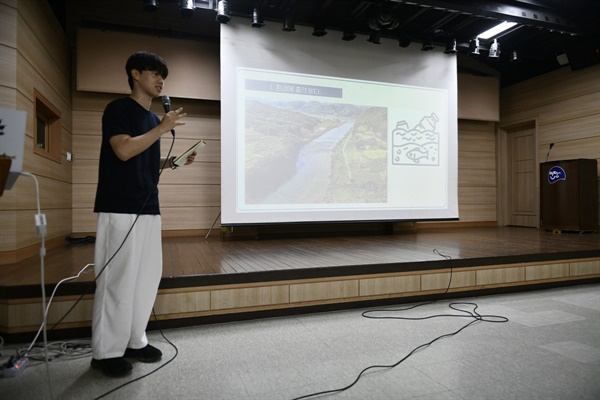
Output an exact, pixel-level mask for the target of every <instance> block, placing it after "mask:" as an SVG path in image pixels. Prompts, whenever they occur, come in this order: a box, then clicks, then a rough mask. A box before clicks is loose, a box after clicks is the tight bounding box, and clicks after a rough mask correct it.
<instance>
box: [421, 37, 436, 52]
mask: <svg viewBox="0 0 600 400" xmlns="http://www.w3.org/2000/svg"><path fill="white" fill-rule="evenodd" d="M433 49H435V46H434V45H433V39H432V38H431V36H428V37H427V38H425V40H423V45H422V46H421V51H429V50H433Z"/></svg>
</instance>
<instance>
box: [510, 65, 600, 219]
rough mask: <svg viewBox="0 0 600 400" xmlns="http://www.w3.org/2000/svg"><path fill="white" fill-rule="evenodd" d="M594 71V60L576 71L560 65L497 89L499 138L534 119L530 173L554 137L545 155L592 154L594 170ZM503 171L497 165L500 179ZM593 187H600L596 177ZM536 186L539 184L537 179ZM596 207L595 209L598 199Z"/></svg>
mask: <svg viewBox="0 0 600 400" xmlns="http://www.w3.org/2000/svg"><path fill="white" fill-rule="evenodd" d="M598 76H600V65H594V66H590V67H587V68H584V69H581V70H578V71H571V69H570V68H569V67H564V68H561V69H559V70H557V71H554V72H551V73H549V74H546V75H543V76H541V77H538V78H534V79H530V80H528V81H525V82H521V83H519V84H516V85H512V86H510V87H507V88H504V89H502V91H501V101H500V110H501V124H500V128H501V130H500V132H501V135H500V136H499V141H500V143H502V141H503V140H504V138H505V133H503V130H505V129H508V128H510V127H511V126H512V125H513V124H520V123H523V122H524V121H532V122H533V121H537V131H536V135H537V137H536V139H537V145H538V147H537V160H536V162H535V164H536V165H535V168H536V176H538V177H539V164H540V163H542V162H544V161H546V157H547V155H548V149H549V145H550V143H554V147H553V148H552V150H551V152H550V155H549V157H548V160H550V161H552V160H570V159H578V158H590V159H597V160H598V161H599V175H600V106H599V105H600V79H598ZM500 156H502V154H500ZM502 163H503V162H502V160H501V164H502ZM505 173H506V171H505V170H504V168H503V169H502V170H500V171H499V179H500V180H501V181H502V182H504V181H505V179H506V177H505ZM598 187H599V188H600V178H599V179H598ZM536 188H538V190H539V184H537V183H536ZM598 209H599V210H600V200H599V203H598ZM599 215H600V213H599ZM538 217H539V216H538ZM538 219H539V218H538ZM598 223H599V224H600V217H599V220H598Z"/></svg>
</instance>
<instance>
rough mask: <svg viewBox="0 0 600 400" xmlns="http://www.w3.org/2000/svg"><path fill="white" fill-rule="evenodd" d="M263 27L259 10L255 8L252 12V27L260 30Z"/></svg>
mask: <svg viewBox="0 0 600 400" xmlns="http://www.w3.org/2000/svg"><path fill="white" fill-rule="evenodd" d="M263 26H265V23H264V22H263V19H262V13H261V12H260V9H259V8H256V7H255V8H254V10H252V27H253V28H262V27H263Z"/></svg>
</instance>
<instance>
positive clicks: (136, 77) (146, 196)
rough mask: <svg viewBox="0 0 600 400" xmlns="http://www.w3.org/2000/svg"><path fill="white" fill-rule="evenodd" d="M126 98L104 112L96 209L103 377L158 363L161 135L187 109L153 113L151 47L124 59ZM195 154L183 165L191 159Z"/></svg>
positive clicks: (97, 343) (97, 362) (96, 318)
mask: <svg viewBox="0 0 600 400" xmlns="http://www.w3.org/2000/svg"><path fill="white" fill-rule="evenodd" d="M125 68H126V70H127V77H128V82H129V87H130V88H131V95H130V96H129V97H124V98H119V99H116V100H114V101H112V102H111V103H109V104H108V106H107V107H106V109H105V110H104V115H103V116H102V146H101V150H100V166H99V172H98V187H97V191H96V201H95V206H94V212H96V213H98V226H97V232H96V248H95V266H94V268H95V274H96V292H95V296H94V310H93V320H92V367H93V368H95V369H99V370H101V371H102V372H103V373H104V374H106V375H108V376H123V375H126V374H127V373H129V372H130V371H131V370H132V368H133V367H132V365H131V364H130V363H129V361H127V360H126V358H130V359H135V360H138V361H141V362H156V361H159V360H160V359H161V357H162V353H161V351H160V350H159V349H157V348H155V347H154V346H152V345H150V344H148V339H147V337H146V326H147V324H148V320H149V318H150V313H151V311H152V307H153V304H154V300H155V298H156V293H157V290H158V285H159V283H160V278H161V276H162V241H161V218H160V209H159V202H158V187H157V185H158V178H159V174H160V170H161V168H162V167H163V166H164V165H165V163H167V164H169V166H170V167H174V165H172V160H164V159H162V160H161V157H160V137H161V136H162V135H164V134H165V133H170V132H171V131H172V129H174V128H175V127H176V126H179V125H183V124H184V123H183V122H179V120H180V119H181V118H182V117H185V115H186V114H185V113H183V112H182V109H181V108H179V109H178V110H175V111H170V112H168V113H167V114H166V115H165V116H164V117H163V118H162V120H160V119H159V118H158V117H157V116H156V114H154V113H153V112H152V111H150V106H151V104H152V99H154V98H155V97H158V96H160V94H161V92H162V89H163V85H164V80H165V78H166V77H167V75H168V73H169V71H168V68H167V65H166V63H165V61H164V60H163V59H162V58H160V57H159V56H157V55H155V54H153V53H149V52H145V51H142V52H137V53H135V54H133V55H132V56H131V57H129V59H128V60H127V64H126V67H125ZM195 155H196V154H195V153H193V154H192V155H191V156H189V157H188V159H187V162H186V164H190V163H192V162H193V160H194V156H195Z"/></svg>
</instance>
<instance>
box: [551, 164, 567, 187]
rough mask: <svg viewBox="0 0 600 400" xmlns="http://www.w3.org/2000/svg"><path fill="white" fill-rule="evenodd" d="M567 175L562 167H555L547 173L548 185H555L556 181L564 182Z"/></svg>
mask: <svg viewBox="0 0 600 400" xmlns="http://www.w3.org/2000/svg"><path fill="white" fill-rule="evenodd" d="M566 180H567V173H566V172H565V170H564V169H562V167H559V166H558V165H555V166H554V167H552V168H550V171H548V183H556V182H558V181H566Z"/></svg>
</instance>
